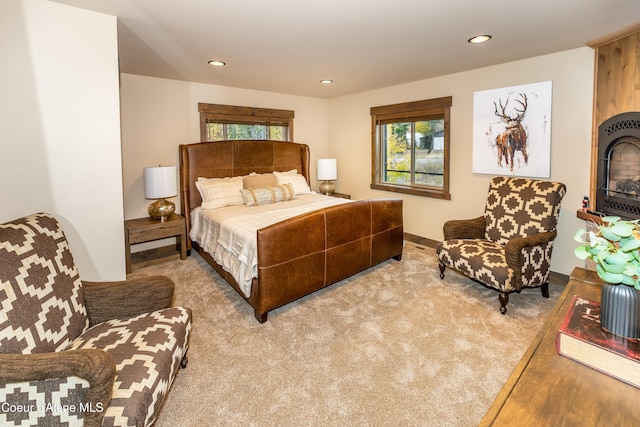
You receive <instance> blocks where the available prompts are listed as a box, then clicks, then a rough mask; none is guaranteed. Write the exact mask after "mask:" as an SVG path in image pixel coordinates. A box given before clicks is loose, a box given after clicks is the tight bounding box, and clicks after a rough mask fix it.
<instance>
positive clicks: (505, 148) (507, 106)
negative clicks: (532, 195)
mask: <svg viewBox="0 0 640 427" xmlns="http://www.w3.org/2000/svg"><path fill="white" fill-rule="evenodd" d="M551 86H552V85H551V82H541V83H532V84H527V85H521V86H511V87H504V88H501V89H491V90H485V91H479V92H474V94H473V173H483V174H491V175H510V176H523V177H530V178H549V177H550V173H551V92H552V87H551Z"/></svg>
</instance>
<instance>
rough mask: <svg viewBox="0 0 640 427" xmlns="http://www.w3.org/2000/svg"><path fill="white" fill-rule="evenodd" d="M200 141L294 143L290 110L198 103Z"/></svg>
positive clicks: (292, 113)
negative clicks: (275, 141) (239, 140)
mask: <svg viewBox="0 0 640 427" xmlns="http://www.w3.org/2000/svg"><path fill="white" fill-rule="evenodd" d="M198 111H199V112H200V140H201V141H221V140H225V139H273V140H277V141H292V140H293V116H294V112H293V111H291V110H274V109H270V108H254V107H238V106H235V105H220V104H198Z"/></svg>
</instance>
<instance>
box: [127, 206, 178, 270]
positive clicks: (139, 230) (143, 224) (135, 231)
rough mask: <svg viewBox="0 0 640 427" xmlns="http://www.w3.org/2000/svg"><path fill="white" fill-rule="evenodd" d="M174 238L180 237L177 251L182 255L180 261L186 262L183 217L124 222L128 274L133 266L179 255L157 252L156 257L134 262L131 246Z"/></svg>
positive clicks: (140, 219) (148, 218)
mask: <svg viewBox="0 0 640 427" xmlns="http://www.w3.org/2000/svg"><path fill="white" fill-rule="evenodd" d="M174 236H175V237H179V239H178V244H177V246H178V248H177V249H178V253H179V254H180V259H182V260H184V259H186V258H187V229H186V225H185V220H184V217H183V216H182V215H179V214H172V215H171V216H170V217H169V218H167V219H166V220H165V221H159V220H157V219H153V218H150V217H147V218H138V219H128V220H126V221H125V222H124V239H125V253H126V265H127V274H128V273H131V267H132V264H138V263H144V264H145V265H149V264H154V263H156V262H160V261H165V260H166V258H167V256H172V255H173V256H175V255H177V254H175V253H174V254H171V253H169V254H167V253H166V252H164V251H157V252H156V254H155V255H152V256H150V257H147V258H146V259H143V260H141V261H138V262H132V257H131V245H135V244H137V243H146V242H151V241H154V240H159V239H166V238H168V237H174ZM134 255H135V254H134Z"/></svg>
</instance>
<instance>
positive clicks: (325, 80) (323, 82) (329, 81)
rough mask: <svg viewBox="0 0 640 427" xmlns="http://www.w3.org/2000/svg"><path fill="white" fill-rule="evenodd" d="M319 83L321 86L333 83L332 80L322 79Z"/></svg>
mask: <svg viewBox="0 0 640 427" xmlns="http://www.w3.org/2000/svg"><path fill="white" fill-rule="evenodd" d="M320 83H322V84H323V85H330V84H331V83H333V80H331V79H322V80H320Z"/></svg>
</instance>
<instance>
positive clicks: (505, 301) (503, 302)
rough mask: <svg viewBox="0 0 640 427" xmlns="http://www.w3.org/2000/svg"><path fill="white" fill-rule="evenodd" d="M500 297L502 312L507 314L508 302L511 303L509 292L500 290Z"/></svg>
mask: <svg viewBox="0 0 640 427" xmlns="http://www.w3.org/2000/svg"><path fill="white" fill-rule="evenodd" d="M498 299H499V300H500V313H502V314H506V312H507V304H509V294H508V293H506V292H500V293H499V294H498Z"/></svg>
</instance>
